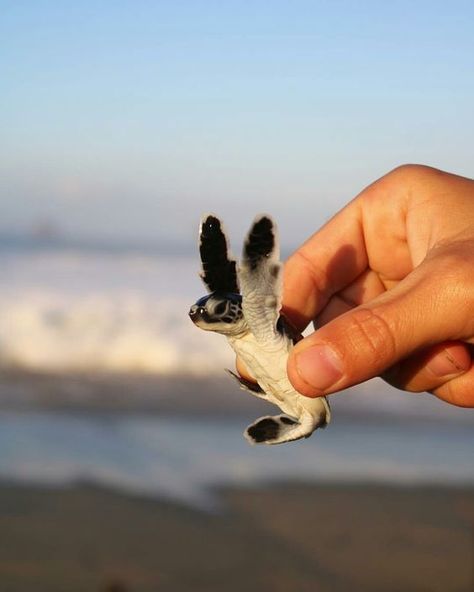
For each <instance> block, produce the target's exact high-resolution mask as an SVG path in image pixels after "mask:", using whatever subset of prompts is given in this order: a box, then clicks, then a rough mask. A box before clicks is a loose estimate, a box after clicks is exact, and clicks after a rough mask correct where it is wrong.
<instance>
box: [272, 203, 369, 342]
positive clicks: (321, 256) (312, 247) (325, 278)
mask: <svg viewBox="0 0 474 592" xmlns="http://www.w3.org/2000/svg"><path fill="white" fill-rule="evenodd" d="M364 242H365V241H364V234H363V230H362V223H361V214H360V207H359V204H358V203H357V199H356V200H354V201H353V202H351V203H350V204H348V205H347V206H346V207H345V208H344V209H343V210H341V211H340V212H338V213H337V214H336V215H335V216H334V217H333V218H332V219H331V220H330V221H329V222H328V223H327V224H325V225H324V226H323V227H322V228H321V229H320V230H318V231H317V232H316V233H315V234H313V235H312V236H311V237H310V238H309V239H308V240H307V241H306V242H305V243H304V244H303V245H302V246H301V247H299V249H297V250H296V251H295V252H294V253H293V254H292V255H291V256H290V257H289V259H288V260H287V261H286V263H285V267H284V281H283V312H284V314H285V315H286V316H288V317H289V318H290V320H291V322H292V323H293V324H294V325H295V326H296V327H297V328H298V330H300V331H302V330H303V329H304V328H305V327H306V325H307V324H308V323H309V322H310V321H311V320H312V319H314V318H315V317H316V315H317V314H318V312H319V311H320V310H321V309H322V308H323V307H324V306H325V304H326V303H327V301H328V300H329V298H330V297H331V296H332V295H333V294H334V293H336V292H338V291H339V290H341V289H342V288H343V287H345V286H346V285H348V284H350V283H351V282H353V281H354V280H355V279H356V278H357V277H358V276H359V275H360V274H361V273H362V272H363V271H364V270H365V269H366V268H367V265H368V258H367V253H366V249H365V244H364Z"/></svg>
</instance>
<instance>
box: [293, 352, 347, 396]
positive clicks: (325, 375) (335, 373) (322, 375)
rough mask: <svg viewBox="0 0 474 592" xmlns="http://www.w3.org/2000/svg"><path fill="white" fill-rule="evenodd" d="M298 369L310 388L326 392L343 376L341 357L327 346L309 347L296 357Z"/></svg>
mask: <svg viewBox="0 0 474 592" xmlns="http://www.w3.org/2000/svg"><path fill="white" fill-rule="evenodd" d="M296 369H297V371H298V374H299V375H300V377H301V378H302V379H303V380H304V381H305V382H306V383H307V384H309V385H310V386H313V387H314V388H316V389H319V390H321V391H325V390H327V389H328V388H330V387H331V386H332V385H333V384H335V383H336V382H337V381H338V380H339V379H340V378H341V376H342V373H343V367H342V362H341V360H340V358H339V356H338V355H337V354H336V353H335V352H334V350H332V349H331V348H330V347H329V346H327V345H315V346H313V347H308V348H307V349H305V350H303V351H302V352H301V353H299V354H297V355H296Z"/></svg>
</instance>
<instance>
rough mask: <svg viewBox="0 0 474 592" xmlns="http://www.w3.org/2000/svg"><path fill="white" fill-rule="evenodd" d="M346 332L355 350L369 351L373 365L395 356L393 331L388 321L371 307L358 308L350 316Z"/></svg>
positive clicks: (381, 364)
mask: <svg viewBox="0 0 474 592" xmlns="http://www.w3.org/2000/svg"><path fill="white" fill-rule="evenodd" d="M347 332H348V336H349V339H350V341H351V344H352V346H353V347H354V348H355V351H357V350H358V351H361V352H363V355H364V356H365V355H367V352H370V353H371V354H372V357H373V362H374V365H375V366H383V363H384V362H385V361H386V360H387V359H394V358H395V356H396V351H397V348H396V341H395V336H394V331H393V329H392V327H391V326H390V324H389V323H388V321H387V320H386V319H385V318H384V317H383V316H382V315H381V314H379V313H378V312H377V311H375V310H373V309H371V308H359V309H358V310H356V311H354V312H353V313H352V314H351V316H350V322H349V324H348V327H347Z"/></svg>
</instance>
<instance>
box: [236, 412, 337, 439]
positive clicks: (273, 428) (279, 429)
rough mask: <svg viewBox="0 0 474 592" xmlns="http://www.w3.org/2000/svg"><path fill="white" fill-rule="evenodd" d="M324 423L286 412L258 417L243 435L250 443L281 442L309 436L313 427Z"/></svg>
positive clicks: (323, 425)
mask: <svg viewBox="0 0 474 592" xmlns="http://www.w3.org/2000/svg"><path fill="white" fill-rule="evenodd" d="M325 425H326V423H325V422H322V421H320V420H319V419H316V418H315V417H313V416H311V415H309V414H307V415H306V414H305V415H304V416H303V417H302V418H300V420H297V419H295V418H294V417H290V416H289V415H286V414H284V413H283V414H281V415H274V416H270V415H267V416H265V417H260V418H259V419H257V420H256V421H255V422H254V423H252V424H251V425H249V427H248V428H247V429H246V430H245V432H244V436H245V438H246V439H247V440H248V441H249V442H250V443H251V444H283V443H284V442H292V441H293V440H300V439H301V438H309V437H310V436H311V434H312V433H313V432H314V430H315V429H317V428H319V427H325Z"/></svg>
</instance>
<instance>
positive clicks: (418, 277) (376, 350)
mask: <svg viewBox="0 0 474 592" xmlns="http://www.w3.org/2000/svg"><path fill="white" fill-rule="evenodd" d="M454 259H456V260H455V261H453V256H452V255H446V254H444V255H438V256H435V257H429V258H428V259H425V261H424V262H423V263H422V264H421V265H419V266H418V267H417V268H415V269H414V270H413V271H412V272H411V273H410V274H409V275H408V276H406V278H405V279H403V280H402V281H401V282H399V283H398V284H397V285H396V286H395V287H394V288H393V289H391V290H389V291H387V292H384V293H383V294H382V295H380V296H378V297H377V298H375V299H374V300H372V301H371V302H369V303H366V304H364V305H361V306H359V307H357V308H354V309H353V310H351V311H349V312H347V313H345V314H343V315H341V316H339V317H337V318H335V319H333V320H332V321H331V322H329V323H328V324H326V325H324V326H323V327H322V328H321V329H318V330H317V331H316V332H315V333H313V334H312V335H310V336H309V337H306V338H305V339H303V340H302V341H300V342H299V343H298V344H297V345H296V346H295V348H294V349H293V351H292V353H291V355H290V357H289V360H288V376H289V378H290V381H291V382H292V384H293V386H294V387H295V388H296V389H297V390H298V391H299V392H301V393H302V394H304V395H307V396H310V397H315V396H320V395H324V394H330V393H332V392H335V391H339V390H341V389H344V388H347V387H349V386H352V385H354V384H358V383H360V382H363V381H364V380H367V379H369V378H372V377H374V376H378V375H380V374H382V373H383V372H384V371H386V370H387V369H388V368H390V367H391V366H393V365H394V364H395V363H397V362H399V361H400V360H403V359H404V358H406V357H408V356H410V355H411V354H413V353H415V352H417V351H420V350H422V349H425V348H427V347H429V346H432V345H435V344H437V343H441V342H443V341H447V340H451V339H453V340H460V341H462V340H467V339H469V338H472V335H473V333H474V322H473V320H472V319H473V318H474V304H473V303H474V294H473V282H472V279H471V278H470V277H469V276H470V269H471V267H472V262H468V261H466V256H465V253H464V254H463V255H462V261H460V260H459V258H458V257H456V256H455V257H454ZM466 264H467V265H466Z"/></svg>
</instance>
